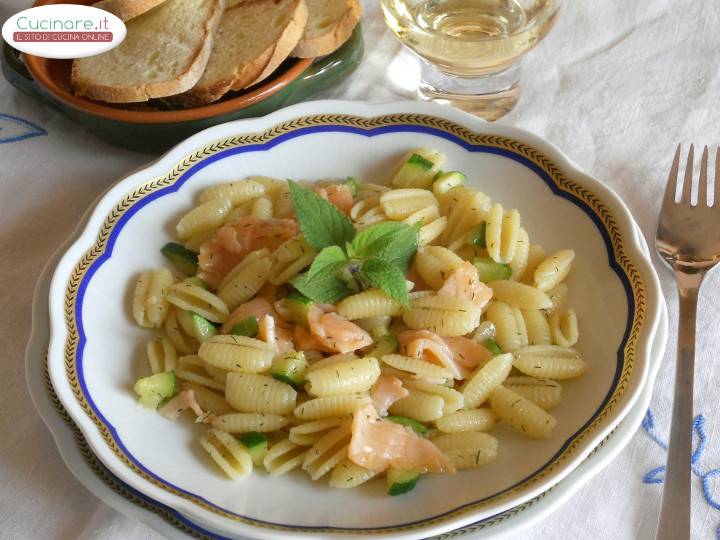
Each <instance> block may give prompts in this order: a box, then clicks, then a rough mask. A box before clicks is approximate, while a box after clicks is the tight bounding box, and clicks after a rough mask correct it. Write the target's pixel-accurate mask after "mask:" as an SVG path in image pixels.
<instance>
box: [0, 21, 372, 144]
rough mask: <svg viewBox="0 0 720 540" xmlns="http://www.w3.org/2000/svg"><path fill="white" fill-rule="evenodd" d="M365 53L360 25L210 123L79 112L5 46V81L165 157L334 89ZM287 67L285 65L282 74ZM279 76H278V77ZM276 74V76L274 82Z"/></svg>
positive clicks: (112, 137) (115, 138) (111, 138)
mask: <svg viewBox="0 0 720 540" xmlns="http://www.w3.org/2000/svg"><path fill="white" fill-rule="evenodd" d="M363 53H364V42H363V36H362V29H361V28H360V25H358V26H357V28H356V29H355V31H354V32H353V34H352V36H351V38H350V39H349V40H348V41H347V42H346V43H345V44H344V45H343V46H342V47H340V48H339V49H338V50H337V51H335V52H334V53H333V54H331V55H328V56H325V57H322V58H318V59H317V60H315V61H314V62H313V63H312V64H311V65H310V66H309V67H308V68H307V69H306V70H305V71H303V72H302V73H301V74H300V75H299V76H298V77H297V78H295V79H294V80H292V81H291V82H290V83H289V84H287V85H286V86H284V87H283V88H281V89H280V90H279V91H277V92H275V93H273V94H272V95H269V96H267V97H265V98H264V99H262V100H261V101H257V102H255V103H253V104H251V105H248V106H242V107H239V108H237V109H233V110H231V111H229V112H225V113H222V114H217V115H213V116H210V117H206V118H199V119H194V120H186V121H181V122H154V121H153V122H139V123H138V122H128V121H123V120H117V119H112V118H104V117H101V116H98V115H96V114H93V113H91V112H88V111H85V110H83V109H80V108H77V107H75V106H72V105H70V104H69V103H66V102H64V101H62V100H61V99H59V98H57V97H56V96H54V95H53V94H51V93H50V92H49V91H47V90H46V89H45V88H44V87H42V86H41V85H40V84H38V83H37V82H36V81H35V80H34V79H33V77H32V76H31V75H30V73H29V71H28V70H27V68H26V66H25V64H24V63H23V62H22V60H21V59H20V57H19V53H18V51H16V50H15V49H13V48H12V47H10V46H9V45H8V44H7V43H3V54H2V58H1V59H0V60H1V63H2V71H3V74H4V75H5V78H6V79H7V80H8V81H9V82H10V84H12V85H13V86H14V87H15V88H17V89H18V90H20V91H22V92H24V93H25V94H27V95H29V96H30V97H32V98H33V99H35V100H36V101H38V102H39V103H41V104H43V105H47V106H49V107H51V108H53V109H55V110H57V111H58V112H59V113H61V114H63V115H64V116H66V117H67V118H69V119H70V120H72V121H73V122H75V123H77V124H79V125H81V126H83V127H84V128H85V129H87V130H88V131H90V132H91V133H93V134H94V135H96V136H97V137H99V138H101V139H103V140H105V141H108V142H110V143H112V144H116V145H118V146H122V147H123V148H127V149H130V150H136V151H140V152H152V153H157V152H162V151H165V150H167V149H168V148H170V147H172V146H174V145H175V144H177V143H178V142H180V141H182V140H183V139H186V138H188V137H189V136H191V135H193V134H194V133H197V132H198V131H201V130H203V129H205V128H208V127H211V126H214V125H217V124H222V123H224V122H229V121H231V120H237V119H240V118H251V117H257V116H264V115H266V114H268V113H271V112H273V111H275V110H277V109H280V108H282V107H285V106H287V105H292V104H294V103H298V102H300V101H303V100H304V99H306V98H308V97H309V96H311V95H313V94H315V93H316V92H319V91H321V90H325V89H327V88H330V87H331V86H333V85H335V84H337V83H339V82H340V81H342V80H343V79H344V78H345V77H347V76H348V75H350V73H352V72H353V71H354V70H355V69H356V68H357V67H358V65H359V64H360V61H361V60H362V57H363ZM284 68H287V66H281V67H280V68H278V72H279V71H281V70H283V69H284ZM278 72H276V74H277V73H278ZM274 76H276V75H273V76H271V77H270V78H272V77H274Z"/></svg>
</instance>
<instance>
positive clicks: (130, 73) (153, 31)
mask: <svg viewBox="0 0 720 540" xmlns="http://www.w3.org/2000/svg"><path fill="white" fill-rule="evenodd" d="M224 5H225V4H224V0H166V1H165V2H163V3H162V4H160V5H159V6H157V7H156V8H155V9H151V10H150V11H148V12H147V13H145V14H144V15H141V16H139V17H136V18H134V19H132V20H131V21H129V22H128V24H127V37H126V38H125V41H123V42H122V43H121V44H120V46H119V47H116V48H114V49H112V50H110V51H108V52H106V53H103V54H100V55H98V56H90V57H88V58H80V59H77V60H75V61H73V66H72V85H73V89H74V90H75V92H76V93H77V94H80V95H84V96H88V97H89V98H92V99H96V100H100V101H107V102H110V103H134V102H141V101H147V100H149V99H151V98H157V97H165V96H171V95H174V94H178V93H180V92H184V91H186V90H189V89H190V88H192V87H193V86H195V84H196V83H197V81H198V80H200V77H202V74H203V72H204V71H205V66H206V65H207V62H208V59H209V58H210V53H211V51H212V45H213V36H214V34H215V32H216V30H217V28H218V25H219V24H220V20H221V18H222V13H223V9H224Z"/></svg>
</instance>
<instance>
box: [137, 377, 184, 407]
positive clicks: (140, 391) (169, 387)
mask: <svg viewBox="0 0 720 540" xmlns="http://www.w3.org/2000/svg"><path fill="white" fill-rule="evenodd" d="M176 389H177V379H176V378H175V372H174V371H164V372H163V373H156V374H155V375H150V376H149V377H143V378H142V379H138V380H137V382H136V383H135V386H134V387H133V390H134V391H135V393H136V394H137V395H138V398H139V399H138V401H139V402H140V404H141V405H142V406H143V407H146V408H148V409H157V408H158V406H159V405H160V403H162V402H163V401H164V400H166V399H168V398H171V397H173V396H174V395H175V391H176Z"/></svg>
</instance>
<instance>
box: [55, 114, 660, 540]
mask: <svg viewBox="0 0 720 540" xmlns="http://www.w3.org/2000/svg"><path fill="white" fill-rule="evenodd" d="M333 113H334V114H333ZM418 146H429V147H434V148H437V149H439V150H441V151H442V152H444V153H445V154H446V155H448V166H450V167H452V168H456V169H459V170H463V171H465V172H468V173H470V182H471V184H473V185H477V186H479V187H480V188H481V189H483V191H486V192H487V193H488V194H489V195H491V196H492V197H493V198H494V199H496V200H499V201H501V202H503V203H505V205H506V206H508V205H512V206H513V207H517V208H518V209H519V210H520V212H521V214H522V216H523V223H524V225H525V227H526V229H527V230H528V232H529V233H530V236H531V239H532V241H534V242H539V243H542V244H544V245H545V246H546V247H547V248H548V249H549V250H550V251H552V250H554V249H558V248H560V247H572V248H574V249H575V250H576V252H577V258H576V262H575V266H574V268H575V270H574V272H573V274H572V276H571V283H570V288H571V291H572V296H571V303H572V304H573V305H574V306H575V307H576V309H577V311H578V316H579V318H580V320H581V321H582V324H583V337H582V340H581V343H580V344H579V348H580V350H581V352H582V353H583V356H584V357H585V358H586V359H587V360H588V361H589V363H590V365H591V371H590V372H589V374H588V375H587V376H585V377H583V378H582V379H580V380H579V381H577V382H573V383H570V384H567V385H565V392H564V394H565V395H564V402H563V405H562V406H561V407H560V408H558V409H557V411H556V416H557V418H558V420H559V425H558V428H557V429H556V432H555V433H554V436H553V438H551V439H549V440H548V441H540V442H534V441H526V440H524V439H522V438H521V437H519V436H516V435H515V434H513V433H510V432H502V431H501V432H500V434H499V437H500V441H501V445H502V451H501V453H500V457H499V459H498V460H497V462H495V463H494V464H492V465H490V466H487V467H485V468H483V469H481V470H477V471H472V472H465V473H463V474H459V475H455V476H441V475H432V476H429V477H427V478H425V479H424V481H423V488H422V489H419V490H416V491H415V492H413V495H412V497H413V501H412V503H413V504H412V505H409V504H407V499H406V498H392V499H388V498H386V497H384V496H382V495H381V488H379V487H377V483H375V484H374V485H373V484H371V485H368V486H365V487H363V488H362V489H358V490H348V491H341V492H337V491H333V490H329V489H327V488H326V487H325V486H321V485H313V484H311V483H309V482H307V481H306V480H305V479H303V478H301V477H300V476H296V475H287V476H286V477H283V478H280V479H277V478H269V477H266V476H262V475H253V476H252V477H251V478H248V479H246V480H244V481H243V482H242V483H240V484H235V483H231V482H228V481H225V480H224V479H222V477H220V476H219V475H218V474H217V473H216V472H215V471H214V470H213V469H212V468H211V467H210V466H209V465H208V464H207V463H206V462H205V461H204V460H203V459H202V454H201V453H200V452H199V451H198V447H197V444H196V437H197V433H193V432H192V430H190V429H188V428H187V426H186V425H183V424H181V423H170V422H167V421H165V420H164V419H162V418H161V417H159V416H158V415H151V414H148V413H147V412H146V411H143V410H142V409H141V408H139V407H137V406H136V405H135V403H134V399H133V396H132V395H131V392H130V391H129V389H130V387H131V384H132V381H133V380H134V379H135V378H137V376H138V375H140V373H141V372H140V370H139V369H135V368H133V365H134V366H138V365H139V361H138V362H137V363H135V364H133V358H134V357H138V356H139V355H138V350H139V344H141V343H142V342H143V341H144V340H145V339H147V334H145V333H143V332H142V331H140V330H138V329H137V328H135V327H134V325H133V324H132V323H131V319H130V317H129V315H128V308H127V306H126V304H127V303H128V302H127V295H128V290H129V285H130V283H131V282H132V280H133V278H134V277H135V276H136V275H137V274H138V273H139V272H140V271H141V270H144V269H146V268H148V267H153V266H157V265H159V264H162V259H161V255H160V253H159V248H160V247H161V246H162V245H163V244H164V243H165V242H166V241H167V240H168V239H169V238H170V229H171V224H172V223H174V222H175V221H176V219H177V217H178V216H179V215H180V214H181V213H182V212H183V211H184V210H185V209H187V208H188V207H189V206H190V204H191V202H192V199H193V196H195V195H196V194H197V193H198V192H199V191H200V190H201V189H202V188H204V187H206V186H208V185H210V184H212V183H215V182H217V181H222V180H226V181H227V180H232V179H236V178H239V177H242V176H245V175H247V174H261V173H262V174H268V175H271V176H277V177H294V178H322V177H329V176H336V177H337V176H356V177H358V178H360V179H378V178H382V177H384V176H387V173H386V171H387V170H388V168H389V164H390V163H392V162H393V161H394V160H396V159H397V157H398V155H400V154H401V153H403V152H404V151H406V150H408V149H410V148H414V147H418ZM478 171H479V172H478ZM473 173H474V174H473ZM381 175H382V176H381ZM658 290H659V288H658V285H657V277H656V275H655V273H654V270H653V269H652V266H651V264H650V263H649V261H648V259H647V256H646V255H645V254H644V253H643V249H642V244H641V243H640V242H639V241H638V239H637V238H636V235H635V233H634V229H633V222H632V218H631V217H630V214H629V213H628V211H627V209H626V208H625V206H624V205H623V204H622V202H621V201H620V200H619V199H618V198H617V196H615V195H614V194H613V193H612V192H611V191H609V190H608V189H607V188H606V187H605V186H603V185H602V184H601V183H600V182H598V181H596V180H594V179H592V178H590V177H588V176H586V175H584V174H582V173H581V172H579V171H577V170H576V169H575V168H574V167H573V166H572V164H571V163H570V162H569V161H568V160H567V159H566V158H565V157H564V156H563V155H562V154H561V153H560V152H559V151H558V150H557V149H555V148H554V147H552V146H551V145H549V144H548V143H546V142H544V141H542V140H541V139H539V138H537V137H535V136H533V135H531V134H528V133H525V132H523V131H520V130H517V129H513V128H509V127H506V126H500V125H488V124H486V123H484V122H482V121H480V120H478V119H476V118H474V117H472V116H469V115H466V114H464V113H461V112H459V111H456V110H453V109H449V108H445V107H439V106H435V105H432V104H426V103H416V102H411V103H401V104H390V105H381V106H373V105H362V104H357V103H349V102H313V103H308V104H303V105H300V106H295V107H291V108H288V109H285V110H283V111H278V112H277V113H274V114H272V115H270V116H268V117H265V118H261V119H255V120H245V121H239V122H234V123H230V124H226V125H223V126H218V127H215V128H212V129H210V130H207V131H205V132H202V133H200V134H198V135H196V136H194V137H192V138H191V139H189V140H188V141H186V142H185V143H183V144H181V145H180V146H178V147H177V148H175V149H174V150H172V151H171V152H170V153H169V154H168V155H166V156H165V157H163V158H162V159H160V160H159V161H157V162H156V163H154V164H153V165H151V166H150V167H148V168H147V169H145V170H143V171H140V172H138V173H135V174H133V175H132V176H130V177H128V178H126V179H125V180H123V181H121V182H120V183H118V184H117V185H116V186H115V187H113V188H111V189H110V190H109V192H108V193H107V194H106V195H105V196H104V197H103V198H102V200H101V201H100V203H99V204H98V206H97V208H96V209H95V211H94V212H93V214H92V215H91V217H90V220H89V223H88V226H87V227H86V229H85V230H84V231H83V233H82V234H81V235H80V237H79V239H78V241H77V242H76V243H75V244H74V245H73V246H72V247H71V248H70V249H69V250H68V251H67V253H66V254H65V256H64V257H63V258H62V260H61V261H60V263H59V265H58V268H57V271H56V273H55V275H54V277H53V281H52V285H51V290H50V316H51V329H52V333H51V343H50V355H49V369H50V375H51V378H52V382H53V386H54V387H55V389H56V391H57V394H58V397H59V399H60V401H61V402H62V403H63V405H64V406H65V408H66V409H67V411H68V413H69V414H70V416H71V417H72V418H73V420H74V421H75V422H76V423H77V424H78V426H79V428H80V429H81V430H82V432H83V434H84V436H85V438H86V439H87V442H88V444H89V445H90V447H91V448H92V450H93V452H94V453H95V454H96V455H97V456H98V457H99V458H100V460H101V461H102V462H103V463H104V464H105V465H106V466H107V467H108V468H109V469H110V470H111V471H112V472H113V473H114V474H115V475H117V476H118V477H119V478H120V479H122V480H123V481H124V482H126V483H128V484H129V485H130V486H132V487H133V488H135V489H138V490H139V491H140V492H142V493H144V494H146V495H147V496H149V497H151V498H152V499H155V500H157V501H159V502H161V503H163V504H166V505H168V506H170V507H172V508H174V509H176V510H178V511H179V512H181V513H183V514H184V515H186V516H187V517H189V518H190V519H192V520H193V521H194V522H196V523H199V524H201V525H202V526H206V527H211V528H213V529H216V530H218V531H221V532H223V533H226V534H235V535H238V534H243V535H248V536H253V537H259V538H284V537H291V536H295V537H298V536H300V537H312V538H317V537H318V536H320V535H323V534H327V535H337V534H338V533H341V532H359V531H362V532H364V533H365V534H366V535H371V536H375V537H381V536H392V537H394V538H398V537H420V536H429V535H433V534H441V533H443V532H446V531H449V530H453V529H456V528H458V527H462V526H464V525H467V524H469V523H473V522H477V521H479V520H482V519H484V518H486V517H489V516H492V515H495V514H497V513H499V512H502V511H504V510H507V509H508V508H512V507H514V506H517V505H519V504H522V503H523V502H525V501H528V500H530V499H532V498H533V497H535V496H537V495H538V494H540V493H542V492H544V491H546V490H547V489H548V488H549V487H551V486H552V485H554V484H556V483H557V482H558V481H560V480H561V479H562V478H564V477H565V476H567V475H568V474H569V473H570V472H571V471H572V470H573V469H574V468H575V467H577V466H578V465H579V464H580V463H581V461H582V460H583V459H584V458H585V457H586V456H587V455H588V453H589V452H590V451H591V450H592V449H593V448H594V447H595V446H596V445H597V444H598V443H599V442H600V441H601V440H602V439H603V438H604V437H605V436H606V435H607V434H608V433H609V432H610V431H611V430H612V429H613V428H614V427H616V426H617V425H618V423H619V422H620V421H621V420H622V418H623V417H624V416H625V415H626V414H627V412H628V411H629V410H630V408H631V407H632V405H633V404H634V402H635V401H636V400H637V399H638V397H639V395H640V393H641V391H642V389H643V387H644V385H645V384H646V381H647V379H648V373H649V368H650V362H649V359H650V354H651V344H652V339H653V336H654V333H655V329H656V326H657V324H658V321H659V318H660V313H661V308H660V304H661V302H660V297H659V294H658ZM150 434H152V435H150ZM529 447H531V448H532V452H528V448H529ZM168 456H172V459H168ZM520 456H523V459H520ZM528 456H530V457H528ZM437 493H442V494H443V496H442V497H437V496H436V495H437ZM298 500H302V501H303V502H304V504H302V505H298V504H297V501H298ZM330 507H332V508H333V510H334V511H333V512H331V513H328V512H327V511H326V509H327V508H330Z"/></svg>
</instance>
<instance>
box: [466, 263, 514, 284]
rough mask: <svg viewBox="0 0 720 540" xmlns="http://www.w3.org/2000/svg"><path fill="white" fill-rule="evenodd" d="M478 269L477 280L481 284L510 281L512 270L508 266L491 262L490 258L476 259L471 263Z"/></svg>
mask: <svg viewBox="0 0 720 540" xmlns="http://www.w3.org/2000/svg"><path fill="white" fill-rule="evenodd" d="M473 264H474V265H475V268H477V269H478V278H479V279H480V281H482V282H483V283H487V282H489V281H497V280H499V279H510V276H512V268H510V265H509V264H504V263H499V262H495V261H493V260H492V259H491V258H490V257H478V258H477V259H475V260H474V261H473Z"/></svg>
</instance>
